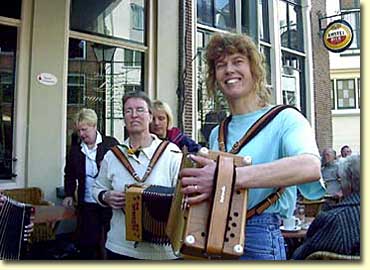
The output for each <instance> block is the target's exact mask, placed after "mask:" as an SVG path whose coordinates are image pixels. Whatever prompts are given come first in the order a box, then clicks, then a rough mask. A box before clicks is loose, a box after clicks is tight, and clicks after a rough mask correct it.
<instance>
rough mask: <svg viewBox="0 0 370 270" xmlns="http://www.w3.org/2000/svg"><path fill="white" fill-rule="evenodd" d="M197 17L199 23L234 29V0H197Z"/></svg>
mask: <svg viewBox="0 0 370 270" xmlns="http://www.w3.org/2000/svg"><path fill="white" fill-rule="evenodd" d="M197 19H198V22H199V23H201V24H205V25H208V26H212V27H215V28H220V29H225V30H233V31H235V25H236V17H235V0H211V1H210V0H197Z"/></svg>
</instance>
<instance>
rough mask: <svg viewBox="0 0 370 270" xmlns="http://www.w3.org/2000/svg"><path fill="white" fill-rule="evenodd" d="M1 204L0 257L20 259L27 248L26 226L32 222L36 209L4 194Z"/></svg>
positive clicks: (3, 258)
mask: <svg viewBox="0 0 370 270" xmlns="http://www.w3.org/2000/svg"><path fill="white" fill-rule="evenodd" d="M3 197H4V198H5V201H4V202H3V205H2V206H0V259H2V260H20V259H22V256H23V255H24V252H25V251H26V248H27V242H28V241H27V240H26V239H25V235H24V233H25V227H26V226H27V225H29V224H30V223H31V216H32V215H34V212H35V209H34V208H33V207H32V206H31V205H29V204H24V203H21V202H18V201H15V200H13V199H11V198H9V197H7V196H3Z"/></svg>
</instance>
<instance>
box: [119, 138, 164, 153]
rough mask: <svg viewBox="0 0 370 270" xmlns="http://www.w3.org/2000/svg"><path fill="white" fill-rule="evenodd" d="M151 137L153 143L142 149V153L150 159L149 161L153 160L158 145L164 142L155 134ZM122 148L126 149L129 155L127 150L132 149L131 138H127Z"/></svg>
mask: <svg viewBox="0 0 370 270" xmlns="http://www.w3.org/2000/svg"><path fill="white" fill-rule="evenodd" d="M150 136H151V137H152V138H153V141H152V143H151V144H150V145H149V146H147V147H144V148H142V149H141V151H142V152H143V154H144V155H145V156H146V157H147V158H148V159H151V158H152V156H153V154H154V152H155V150H156V149H157V147H158V145H159V144H160V143H161V142H162V140H161V139H159V138H158V137H157V136H156V135H155V134H150ZM122 146H123V147H124V148H125V149H126V153H127V150H128V149H129V148H130V138H127V139H126V140H125V141H124V142H123V144H122Z"/></svg>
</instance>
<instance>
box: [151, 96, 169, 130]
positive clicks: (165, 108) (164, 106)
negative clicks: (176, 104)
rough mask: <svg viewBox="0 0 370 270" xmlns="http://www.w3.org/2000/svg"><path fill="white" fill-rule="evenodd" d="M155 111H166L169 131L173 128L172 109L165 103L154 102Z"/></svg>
mask: <svg viewBox="0 0 370 270" xmlns="http://www.w3.org/2000/svg"><path fill="white" fill-rule="evenodd" d="M152 106H153V110H157V111H164V112H165V113H166V115H167V129H171V128H173V115H172V110H171V107H170V106H169V105H168V104H167V103H166V102H163V101H160V100H154V101H153V102H152Z"/></svg>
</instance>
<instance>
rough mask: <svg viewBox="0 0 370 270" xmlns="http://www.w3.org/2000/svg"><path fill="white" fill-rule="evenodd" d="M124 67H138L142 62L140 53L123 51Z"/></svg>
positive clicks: (128, 50)
mask: <svg viewBox="0 0 370 270" xmlns="http://www.w3.org/2000/svg"><path fill="white" fill-rule="evenodd" d="M124 57H125V59H124V61H125V66H127V67H139V66H141V62H142V60H141V59H142V57H143V55H142V53H140V52H138V51H133V50H130V49H125V56H124Z"/></svg>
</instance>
